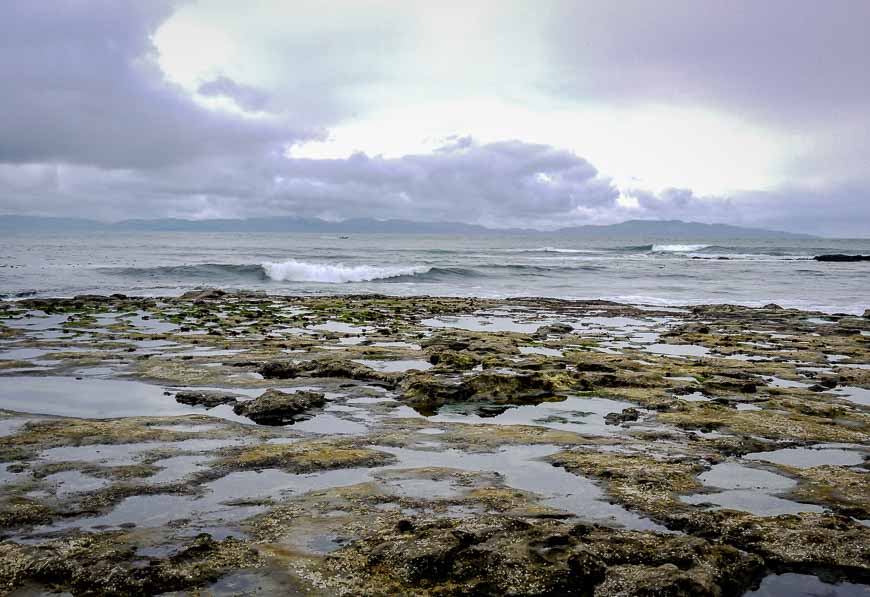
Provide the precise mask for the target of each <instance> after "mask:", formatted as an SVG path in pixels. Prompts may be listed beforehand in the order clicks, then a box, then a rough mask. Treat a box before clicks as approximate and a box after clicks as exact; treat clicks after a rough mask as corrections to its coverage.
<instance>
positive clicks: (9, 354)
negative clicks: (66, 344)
mask: <svg viewBox="0 0 870 597" xmlns="http://www.w3.org/2000/svg"><path fill="white" fill-rule="evenodd" d="M49 352H51V351H50V350H45V349H42V348H12V349H9V350H4V351H2V352H0V361H29V360H31V359H38V358H40V357H42V356H44V355H47V354H48V353H49ZM55 352H57V351H55Z"/></svg>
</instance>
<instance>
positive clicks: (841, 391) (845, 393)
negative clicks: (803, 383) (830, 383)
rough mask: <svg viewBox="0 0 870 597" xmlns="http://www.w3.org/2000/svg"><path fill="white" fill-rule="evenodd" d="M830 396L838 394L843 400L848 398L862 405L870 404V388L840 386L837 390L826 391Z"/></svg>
mask: <svg viewBox="0 0 870 597" xmlns="http://www.w3.org/2000/svg"><path fill="white" fill-rule="evenodd" d="M825 394H827V395H829V396H836V397H837V398H840V399H841V400H848V401H849V402H854V403H855V404H860V405H861V406H870V390H868V389H865V388H858V387H855V386H840V387H838V388H837V389H836V390H832V391H830V392H825Z"/></svg>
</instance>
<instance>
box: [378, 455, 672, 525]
mask: <svg viewBox="0 0 870 597" xmlns="http://www.w3.org/2000/svg"><path fill="white" fill-rule="evenodd" d="M378 449H379V450H383V451H385V452H389V453H391V454H395V455H396V457H397V458H398V459H399V463H398V464H396V465H393V466H389V467H384V468H383V469H379V470H386V469H402V468H425V467H433V466H437V467H444V468H453V469H458V470H467V471H474V472H495V473H498V474H499V475H500V476H501V477H502V479H503V481H504V483H505V485H507V486H509V487H512V488H514V489H520V490H523V491H528V492H531V493H534V494H536V495H539V496H541V497H542V498H543V499H542V500H541V503H543V504H544V505H547V506H551V507H553V508H558V509H561V510H565V511H567V512H570V513H572V514H574V515H576V516H578V517H579V518H581V519H583V520H588V521H593V522H601V523H605V524H615V525H618V526H625V527H627V528H631V529H637V530H664V529H663V527H661V526H659V525H657V524H655V523H654V522H652V521H650V520H648V519H645V518H642V517H640V516H638V515H637V514H635V513H633V512H629V511H628V510H625V509H624V508H622V507H621V506H618V505H614V504H609V503H607V502H606V501H605V500H606V497H605V496H604V493H603V492H602V490H601V489H599V488H598V486H597V485H595V484H594V483H593V482H592V481H590V480H589V479H586V478H584V477H580V476H577V475H574V474H572V473H569V472H568V471H566V470H565V469H563V468H559V467H554V466H552V465H551V464H549V463H547V462H542V461H541V460H539V459H540V458H544V457H546V456H549V455H551V454H555V453H556V452H558V451H559V448H557V447H556V446H544V445H542V446H512V447H508V448H501V449H500V450H498V451H497V452H494V453H483V454H475V453H466V452H462V451H459V450H453V449H451V450H441V451H431V452H430V451H420V450H408V449H406V448H393V447H383V446H379V447H378Z"/></svg>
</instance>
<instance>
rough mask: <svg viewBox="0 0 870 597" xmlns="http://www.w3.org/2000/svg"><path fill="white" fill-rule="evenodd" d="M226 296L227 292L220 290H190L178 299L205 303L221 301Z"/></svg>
mask: <svg viewBox="0 0 870 597" xmlns="http://www.w3.org/2000/svg"><path fill="white" fill-rule="evenodd" d="M225 295H226V292H225V291H223V290H221V289H220V288H205V289H202V290H190V291H188V292H185V293H184V294H182V295H181V296H180V297H178V298H179V299H180V300H184V301H205V300H215V299H219V298H222V297H223V296H225Z"/></svg>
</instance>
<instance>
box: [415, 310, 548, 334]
mask: <svg viewBox="0 0 870 597" xmlns="http://www.w3.org/2000/svg"><path fill="white" fill-rule="evenodd" d="M548 323H552V321H544V320H541V321H533V322H531V323H520V322H518V321H514V320H513V319H511V318H510V317H475V316H473V315H462V316H460V317H441V318H431V319H424V320H423V321H421V322H420V324H421V325H425V326H428V327H431V328H455V329H459V330H467V331H469V332H518V333H521V334H532V333H534V332H536V331H537V330H538V328H539V327H541V326H542V325H547V324H548Z"/></svg>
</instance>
